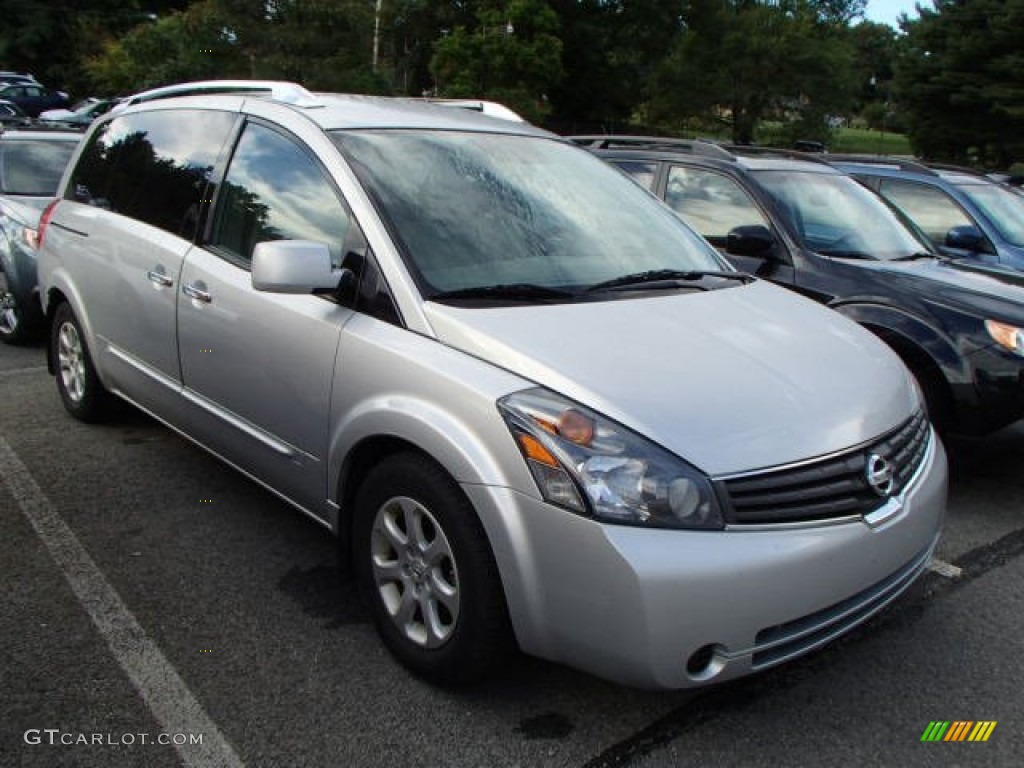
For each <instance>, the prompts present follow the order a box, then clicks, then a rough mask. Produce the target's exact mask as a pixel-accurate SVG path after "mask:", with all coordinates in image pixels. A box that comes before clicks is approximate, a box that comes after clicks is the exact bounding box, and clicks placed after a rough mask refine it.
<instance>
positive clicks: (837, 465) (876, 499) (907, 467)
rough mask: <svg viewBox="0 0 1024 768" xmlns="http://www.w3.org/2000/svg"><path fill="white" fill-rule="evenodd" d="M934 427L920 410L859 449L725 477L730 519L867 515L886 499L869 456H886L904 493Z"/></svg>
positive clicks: (896, 489)
mask: <svg viewBox="0 0 1024 768" xmlns="http://www.w3.org/2000/svg"><path fill="white" fill-rule="evenodd" d="M929 434H930V432H929V426H928V419H926V418H925V415H924V412H923V411H918V412H917V413H916V414H914V416H912V417H911V418H910V419H909V420H908V421H906V422H905V423H904V424H903V425H901V426H900V427H897V428H896V429H895V430H893V431H892V432H890V433H889V434H887V435H885V436H884V437H882V438H880V439H879V440H876V441H875V442H873V443H869V444H868V445H866V446H862V447H860V448H857V449H856V450H853V451H850V452H848V453H845V454H842V455H840V456H834V457H832V458H828V459H823V460H821V461H817V462H814V463H811V464H804V465H802V466H799V467H793V468H790V469H782V470H775V471H772V470H768V471H765V472H760V473H758V474H754V475H745V476H743V477H736V478H733V479H726V480H719V481H717V485H718V487H719V491H720V492H721V493H722V496H723V497H724V500H725V501H726V504H725V514H726V520H727V521H728V522H730V523H733V524H736V525H771V524H773V523H795V522H806V521H813V520H829V519H833V518H840V517H850V516H854V515H866V514H870V513H871V512H873V511H874V510H875V509H877V508H878V507H879V506H881V505H882V504H883V503H884V497H883V496H882V495H880V494H879V493H877V492H876V491H875V490H874V489H873V488H872V487H871V485H869V484H868V479H867V472H866V468H867V464H868V458H869V457H870V456H871V455H872V454H877V455H878V456H880V457H882V458H883V459H885V461H886V462H887V463H888V465H889V467H890V468H891V470H892V479H893V484H892V489H891V491H890V492H889V493H888V494H887V496H898V495H899V494H900V493H902V492H903V490H904V488H906V486H907V482H908V481H909V480H910V479H911V478H912V477H913V476H914V473H915V472H916V471H917V469H918V467H919V466H920V465H921V461H922V460H923V459H924V456H925V453H926V451H927V449H928V435H929Z"/></svg>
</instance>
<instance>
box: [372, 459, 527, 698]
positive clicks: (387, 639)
mask: <svg viewBox="0 0 1024 768" xmlns="http://www.w3.org/2000/svg"><path fill="white" fill-rule="evenodd" d="M355 515H356V518H355V528H354V532H353V533H354V535H353V562H354V563H355V567H356V576H357V578H358V580H359V586H360V590H361V592H362V594H363V597H364V599H365V601H366V603H367V605H368V606H369V608H370V611H371V613H372V615H373V618H374V623H375V624H376V626H377V630H378V631H379V632H380V635H381V637H382V638H383V640H384V643H385V645H387V647H388V649H389V650H390V651H391V652H392V654H394V656H395V657H396V658H398V660H399V661H401V662H402V663H403V664H404V665H405V666H406V667H408V668H409V669H410V670H412V671H413V672H414V673H416V674H417V675H419V676H421V677H423V678H425V679H427V680H430V681H431V682H434V683H438V684H441V685H457V684H462V683H470V682H474V681H476V680H479V679H480V678H482V677H484V676H486V674H487V673H488V672H490V671H491V670H492V669H493V668H494V667H495V666H496V663H497V662H498V661H499V660H500V659H502V658H503V657H505V656H506V655H507V653H508V652H509V650H510V649H511V648H512V646H513V644H512V640H511V628H510V625H509V621H508V613H507V609H506V607H505V597H504V592H503V591H502V587H501V581H500V578H499V575H498V569H497V566H496V565H495V562H494V556H493V554H492V552H491V548H490V544H489V542H488V540H487V536H486V534H485V533H484V530H483V527H482V526H481V524H480V521H479V519H478V518H477V516H476V513H475V511H474V510H473V507H472V505H471V504H470V503H469V500H468V499H467V498H466V496H465V495H464V494H463V493H462V491H461V489H460V488H459V487H458V485H457V484H456V483H455V482H454V481H453V480H452V479H451V478H450V477H449V476H448V474H447V473H446V472H445V471H444V470H443V469H442V468H441V467H439V466H438V465H437V464H435V463H434V462H433V461H431V460H430V459H428V458H427V457H425V456H422V455H419V454H415V453H403V454H399V455H396V456H392V457H389V458H387V459H385V460H384V461H383V462H382V463H381V464H379V465H377V466H376V467H374V468H373V469H372V470H371V471H370V472H369V473H368V474H367V476H366V479H365V480H364V481H363V484H362V486H361V487H360V489H359V491H358V493H357V494H356V502H355Z"/></svg>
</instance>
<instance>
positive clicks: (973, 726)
mask: <svg viewBox="0 0 1024 768" xmlns="http://www.w3.org/2000/svg"><path fill="white" fill-rule="evenodd" d="M995 729H996V721H995V720H977V721H975V720H954V721H953V722H950V721H949V720H932V721H931V722H930V723H928V727H927V728H925V729H924V733H922V734H921V741H988V737H989V736H991V735H992V731H994V730H995Z"/></svg>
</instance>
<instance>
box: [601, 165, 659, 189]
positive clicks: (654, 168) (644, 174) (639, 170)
mask: <svg viewBox="0 0 1024 768" xmlns="http://www.w3.org/2000/svg"><path fill="white" fill-rule="evenodd" d="M612 165H614V166H615V167H616V168H618V169H619V170H620V171H622V172H623V173H625V174H626V175H627V176H629V177H630V178H632V179H633V181H635V182H636V183H637V184H639V185H640V186H641V187H643V188H644V189H648V190H651V191H653V190H654V178H655V176H656V175H657V172H658V165H657V163H647V162H644V161H642V160H615V161H614V162H613V163H612Z"/></svg>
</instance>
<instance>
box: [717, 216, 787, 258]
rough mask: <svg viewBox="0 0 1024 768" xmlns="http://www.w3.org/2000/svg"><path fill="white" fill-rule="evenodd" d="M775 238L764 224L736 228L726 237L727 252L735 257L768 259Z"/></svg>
mask: <svg viewBox="0 0 1024 768" xmlns="http://www.w3.org/2000/svg"><path fill="white" fill-rule="evenodd" d="M773 245H775V237H774V236H773V235H772V233H771V231H770V230H769V229H768V227H766V226H764V225H763V224H752V225H747V226H743V227H734V228H733V229H731V230H729V234H728V235H727V236H726V241H725V251H726V253H731V254H733V255H734V256H755V257H758V258H762V259H767V258H768V256H769V255H770V252H771V249H772V246H773Z"/></svg>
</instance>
